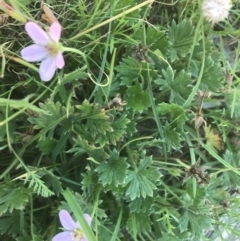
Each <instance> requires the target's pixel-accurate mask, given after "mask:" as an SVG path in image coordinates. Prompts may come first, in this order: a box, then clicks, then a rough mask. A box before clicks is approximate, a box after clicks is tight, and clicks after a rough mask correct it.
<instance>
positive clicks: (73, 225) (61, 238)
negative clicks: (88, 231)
mask: <svg viewBox="0 0 240 241" xmlns="http://www.w3.org/2000/svg"><path fill="white" fill-rule="evenodd" d="M84 217H85V219H86V221H87V223H88V224H89V225H91V221H92V219H91V217H90V216H89V215H88V214H84ZM59 219H60V222H61V224H62V226H63V227H64V229H66V231H64V232H61V233H59V234H57V235H55V236H54V237H53V239H52V241H88V239H87V237H86V236H85V234H84V232H83V230H82V229H81V225H80V224H79V223H78V222H74V221H73V219H72V218H71V216H70V214H69V213H68V212H67V211H66V210H61V211H60V212H59Z"/></svg>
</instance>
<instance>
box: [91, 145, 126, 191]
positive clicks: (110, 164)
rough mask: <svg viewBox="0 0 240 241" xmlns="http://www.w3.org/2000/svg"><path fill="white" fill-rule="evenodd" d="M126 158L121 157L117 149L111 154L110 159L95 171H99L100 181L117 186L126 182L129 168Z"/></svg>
mask: <svg viewBox="0 0 240 241" xmlns="http://www.w3.org/2000/svg"><path fill="white" fill-rule="evenodd" d="M127 166H128V165H127V162H126V158H123V157H119V154H118V152H117V151H116V150H113V151H112V152H111V153H110V154H109V159H108V160H107V161H106V162H105V163H102V164H101V165H99V166H98V167H97V168H96V169H95V171H96V172H98V173H99V181H100V182H101V183H102V184H103V186H105V185H106V184H112V185H114V186H116V187H118V186H119V185H122V184H123V183H124V179H125V176H126V170H127Z"/></svg>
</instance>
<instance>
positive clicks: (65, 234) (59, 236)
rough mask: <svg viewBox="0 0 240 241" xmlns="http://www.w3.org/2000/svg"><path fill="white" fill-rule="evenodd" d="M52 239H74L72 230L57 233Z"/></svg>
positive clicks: (59, 240)
mask: <svg viewBox="0 0 240 241" xmlns="http://www.w3.org/2000/svg"><path fill="white" fill-rule="evenodd" d="M52 241H72V237H71V232H69V231H66V232H61V233H59V234H57V235H55V236H54V237H53V239H52Z"/></svg>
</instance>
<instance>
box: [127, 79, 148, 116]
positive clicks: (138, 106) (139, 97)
mask: <svg viewBox="0 0 240 241" xmlns="http://www.w3.org/2000/svg"><path fill="white" fill-rule="evenodd" d="M128 93H129V95H128V98H127V105H128V106H129V107H131V108H133V110H135V111H137V112H140V113H142V112H143V111H144V110H146V109H147V108H148V107H149V106H150V98H149V94H148V92H147V91H144V90H143V89H142V87H141V85H140V84H139V83H136V85H135V86H131V87H129V88H128Z"/></svg>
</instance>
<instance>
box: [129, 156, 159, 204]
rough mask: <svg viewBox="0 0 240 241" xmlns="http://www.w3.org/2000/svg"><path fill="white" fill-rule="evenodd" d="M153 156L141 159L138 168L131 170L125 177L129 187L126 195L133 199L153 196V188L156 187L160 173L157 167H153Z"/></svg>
mask: <svg viewBox="0 0 240 241" xmlns="http://www.w3.org/2000/svg"><path fill="white" fill-rule="evenodd" d="M151 163H152V158H151V157H145V158H144V159H141V160H140V163H139V166H138V167H136V170H133V171H131V170H129V171H128V172H127V177H126V179H125V185H126V187H127V190H126V196H129V198H130V199H131V200H134V199H136V198H139V197H143V198H146V197H147V196H150V197H152V196H153V190H154V189H156V185H155V184H156V182H157V180H158V178H159V177H160V174H159V172H158V170H157V169H156V168H153V167H151Z"/></svg>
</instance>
